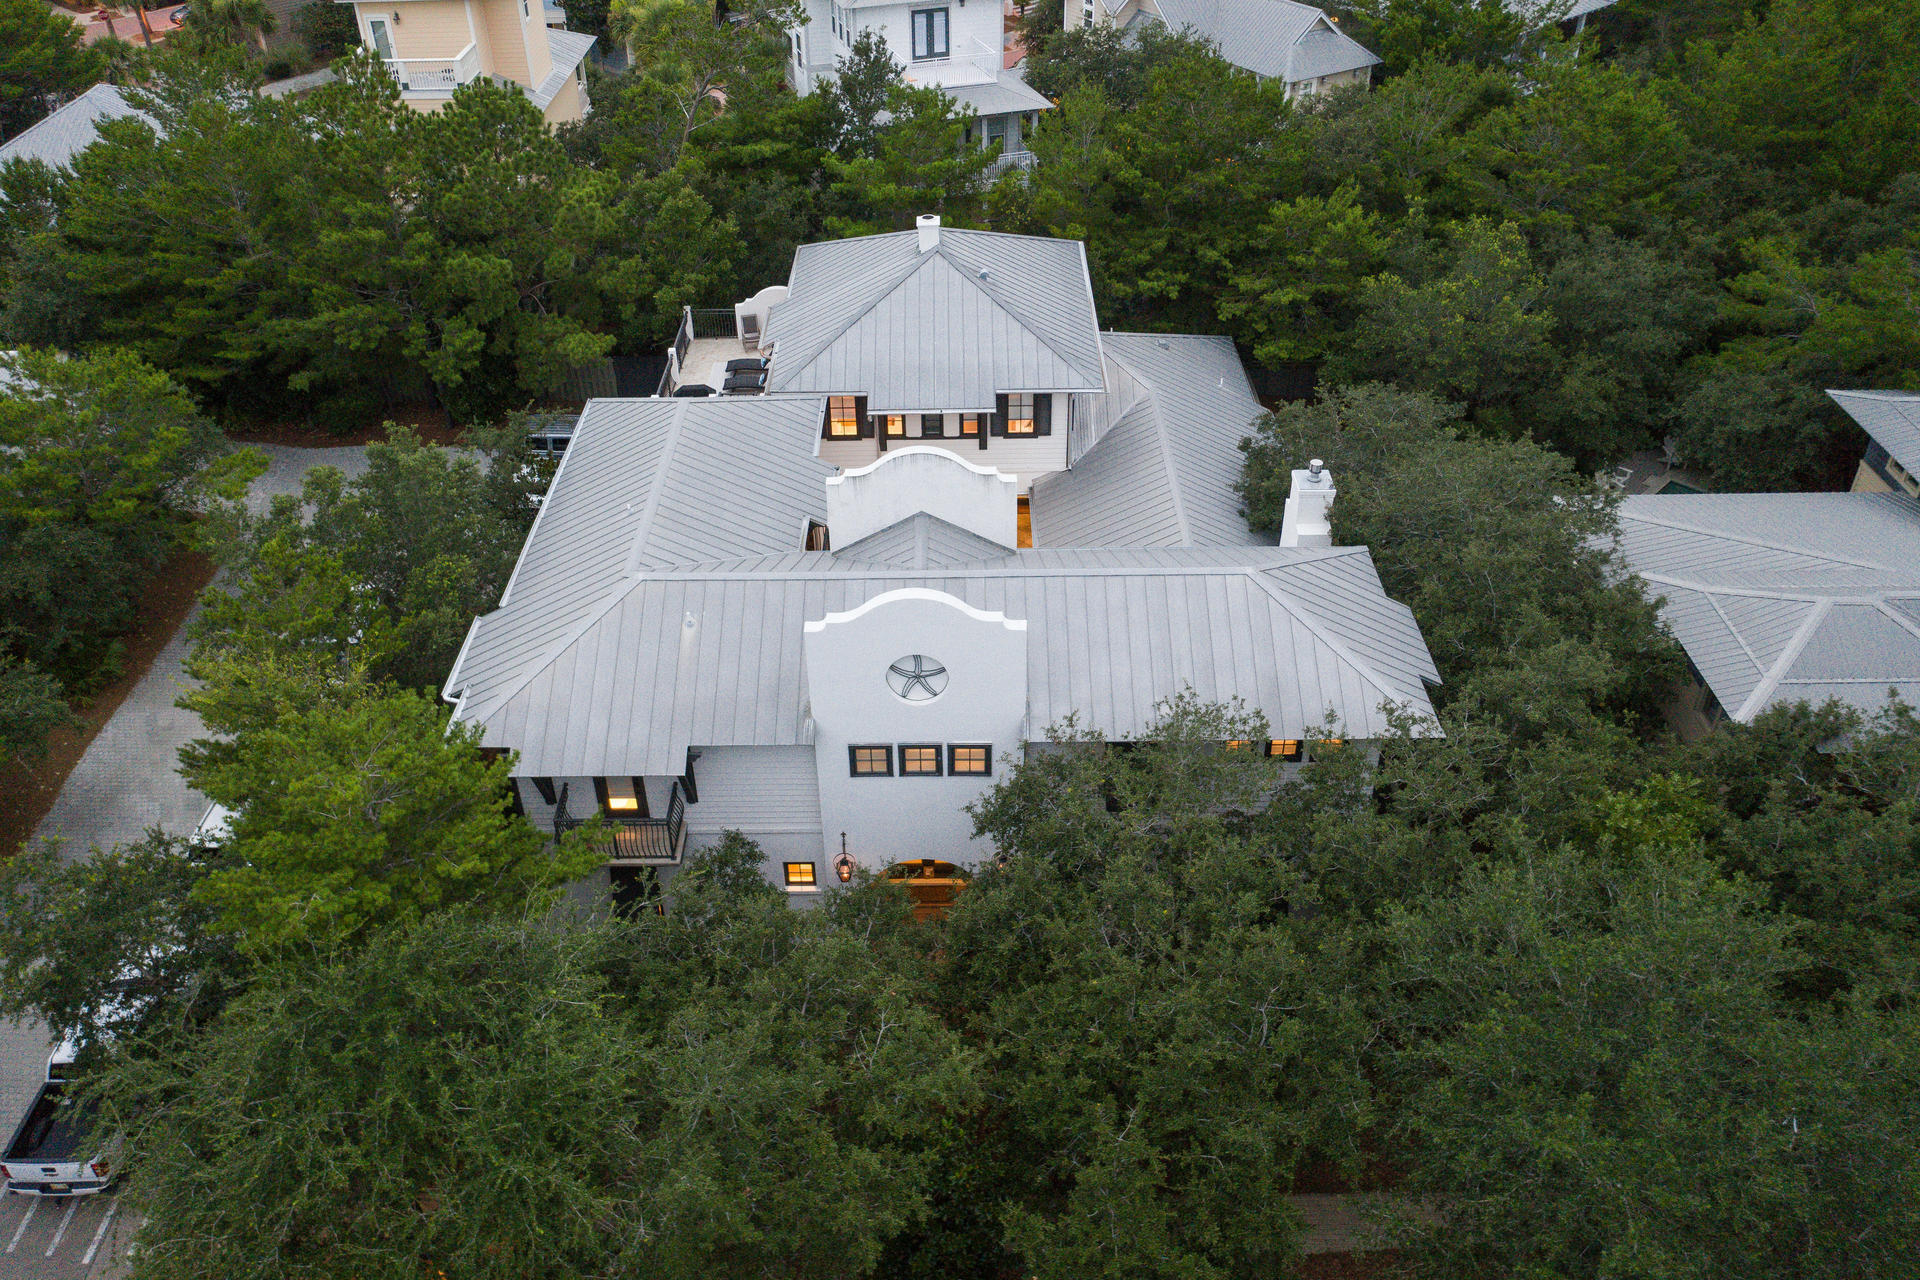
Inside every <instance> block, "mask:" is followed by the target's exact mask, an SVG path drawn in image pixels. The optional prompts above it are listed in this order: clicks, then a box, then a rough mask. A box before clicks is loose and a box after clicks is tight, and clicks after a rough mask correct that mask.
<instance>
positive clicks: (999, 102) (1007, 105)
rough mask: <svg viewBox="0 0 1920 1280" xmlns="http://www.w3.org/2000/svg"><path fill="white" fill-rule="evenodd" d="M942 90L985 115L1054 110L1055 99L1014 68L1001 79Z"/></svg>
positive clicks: (1003, 73) (1005, 72) (1001, 76)
mask: <svg viewBox="0 0 1920 1280" xmlns="http://www.w3.org/2000/svg"><path fill="white" fill-rule="evenodd" d="M940 92H942V93H944V94H946V95H947V96H948V97H949V98H952V99H953V100H954V101H955V102H957V103H959V104H960V105H961V106H963V107H972V108H973V110H974V112H975V114H977V115H983V116H998V115H1006V114H1008V113H1009V112H1014V111H1051V110H1052V109H1053V100H1052V99H1051V98H1049V97H1047V96H1046V95H1045V94H1043V93H1041V92H1040V91H1039V90H1038V89H1035V88H1034V87H1033V86H1032V85H1029V84H1028V83H1027V82H1026V81H1025V80H1023V79H1021V78H1020V77H1019V76H1018V75H1016V74H1015V73H1014V72H1013V70H1012V69H1011V68H1009V69H1007V70H1005V71H1002V72H1001V73H1000V78H999V79H998V80H992V81H989V82H988V83H986V84H957V85H942V86H940Z"/></svg>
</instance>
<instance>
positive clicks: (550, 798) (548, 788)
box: [533, 778, 559, 804]
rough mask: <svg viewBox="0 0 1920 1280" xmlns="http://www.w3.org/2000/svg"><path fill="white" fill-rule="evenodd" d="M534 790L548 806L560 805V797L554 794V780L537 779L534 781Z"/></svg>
mask: <svg viewBox="0 0 1920 1280" xmlns="http://www.w3.org/2000/svg"><path fill="white" fill-rule="evenodd" d="M533 789H534V790H535V791H538V792H539V793H540V798H541V799H542V800H544V801H546V802H547V803H548V804H558V803H559V797H558V796H556V795H555V794H554V790H553V779H552V778H535V779H534V780H533Z"/></svg>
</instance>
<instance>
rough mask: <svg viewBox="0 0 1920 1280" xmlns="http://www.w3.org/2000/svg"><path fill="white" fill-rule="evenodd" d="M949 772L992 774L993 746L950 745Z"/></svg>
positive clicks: (948, 752)
mask: <svg viewBox="0 0 1920 1280" xmlns="http://www.w3.org/2000/svg"><path fill="white" fill-rule="evenodd" d="M947 772H948V773H970V774H990V773H992V772H993V748H992V747H960V746H954V747H948V748H947Z"/></svg>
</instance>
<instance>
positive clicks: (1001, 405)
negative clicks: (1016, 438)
mask: <svg viewBox="0 0 1920 1280" xmlns="http://www.w3.org/2000/svg"><path fill="white" fill-rule="evenodd" d="M993 434H994V435H996V436H1003V435H1005V434H1007V398H1006V397H1005V396H995V397H994V398H993Z"/></svg>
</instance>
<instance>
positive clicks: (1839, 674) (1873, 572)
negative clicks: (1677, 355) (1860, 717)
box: [1620, 493, 1920, 722]
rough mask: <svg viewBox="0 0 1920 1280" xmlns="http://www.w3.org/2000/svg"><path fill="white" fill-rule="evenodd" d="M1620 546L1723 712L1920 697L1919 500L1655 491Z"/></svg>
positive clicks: (1626, 524) (1627, 509)
mask: <svg viewBox="0 0 1920 1280" xmlns="http://www.w3.org/2000/svg"><path fill="white" fill-rule="evenodd" d="M1620 515H1621V520H1620V527H1621V550H1622V552H1623V554H1624V555H1625V557H1626V561H1627V564H1628V565H1629V566H1630V567H1631V568H1632V569H1633V571H1634V572H1635V573H1637V574H1639V575H1640V576H1641V577H1642V578H1644V579H1645V580H1646V581H1647V582H1648V584H1649V587H1650V589H1651V590H1652V591H1653V592H1655V593H1658V594H1659V595H1662V596H1664V597H1665V598H1666V606H1665V608H1664V610H1663V616H1664V617H1665V618H1666V620H1667V623H1668V625H1669V626H1671V627H1672V628H1673V632H1674V635H1675V637H1676V638H1677V639H1678V640H1679V641H1680V643H1681V645H1682V646H1683V647H1684V648H1685V649H1686V651H1687V656H1688V657H1689V658H1691V659H1692V660H1693V664H1694V666H1695V667H1696V668H1698V670H1699V672H1700V674H1701V676H1702V677H1703V678H1704V679H1705V680H1706V682H1707V686H1708V687H1709V688H1710V689H1712V690H1713V695H1714V697H1715V698H1716V699H1717V700H1718V701H1719V703H1720V705H1721V707H1722V708H1724V709H1725V710H1726V712H1727V714H1728V715H1729V716H1731V717H1732V718H1733V719H1735V720H1738V721H1742V722H1745V721H1749V720H1751V719H1752V718H1753V717H1754V716H1756V715H1758V714H1759V713H1760V712H1761V711H1763V710H1765V709H1766V708H1767V707H1769V706H1772V705H1773V704H1775V703H1778V702H1794V701H1798V700H1800V699H1803V698H1804V699H1806V700H1808V701H1812V702H1820V701H1824V700H1825V699H1826V698H1828V697H1838V698H1840V699H1842V700H1843V701H1846V702H1850V703H1852V704H1854V705H1856V706H1860V707H1863V708H1866V709H1868V710H1873V709H1876V708H1878V707H1880V706H1881V705H1882V704H1883V703H1884V702H1885V700H1886V696H1887V691H1888V689H1889V688H1892V689H1894V690H1896V691H1898V692H1899V694H1900V696H1901V697H1902V698H1904V699H1906V700H1907V701H1908V702H1920V503H1915V502H1914V501H1913V500H1912V499H1910V498H1907V497H1905V496H1904V495H1894V494H1866V493H1757V494H1652V495H1643V496H1638V497H1630V498H1627V499H1626V500H1625V501H1624V502H1623V503H1622V504H1621V509H1620Z"/></svg>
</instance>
